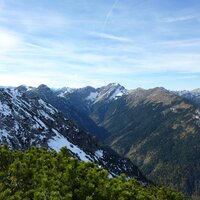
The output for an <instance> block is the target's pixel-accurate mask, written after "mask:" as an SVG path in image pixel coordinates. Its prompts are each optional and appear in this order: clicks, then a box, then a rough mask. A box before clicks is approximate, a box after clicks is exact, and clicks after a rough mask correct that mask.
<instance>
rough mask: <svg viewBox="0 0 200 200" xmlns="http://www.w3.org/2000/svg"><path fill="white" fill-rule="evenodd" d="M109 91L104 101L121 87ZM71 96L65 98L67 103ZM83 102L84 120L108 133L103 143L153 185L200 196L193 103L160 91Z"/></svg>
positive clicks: (199, 141) (199, 123) (199, 135)
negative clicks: (85, 111) (130, 163)
mask: <svg viewBox="0 0 200 200" xmlns="http://www.w3.org/2000/svg"><path fill="white" fill-rule="evenodd" d="M107 87H110V88H112V90H111V89H110V92H108V93H105V97H109V95H112V94H113V93H115V92H114V91H117V90H118V87H120V85H117V84H115V85H114V84H110V85H108V86H107ZM113 90H114V91H113ZM107 91H108V90H107ZM72 95H73V93H72V94H70V95H67V97H66V98H68V101H70V97H71V96H72ZM89 95H90V94H89ZM81 96H82V98H81ZM97 97H98V95H97ZM86 100H87V97H86V96H85V95H80V96H79V101H81V102H82V104H83V103H84V102H85V104H84V105H85V106H86V105H87V106H88V107H89V109H88V111H87V113H88V116H89V117H90V118H91V119H92V120H93V121H94V122H95V123H96V124H97V125H98V126H99V127H101V128H103V129H105V130H106V131H107V132H108V135H107V137H106V138H105V140H104V142H105V143H106V144H108V145H110V147H112V148H113V149H114V150H116V151H117V152H118V153H119V154H121V155H123V156H126V157H128V158H130V159H131V160H132V161H133V162H134V163H135V164H136V165H138V166H139V167H140V168H141V170H142V172H143V173H144V174H145V175H147V177H148V178H150V179H151V180H153V181H155V182H156V183H159V184H162V185H168V186H171V187H174V188H176V189H178V190H180V191H183V192H185V193H186V194H189V195H192V194H195V195H199V194H200V188H199V185H200V174H199V171H200V166H199V163H200V158H199V154H200V129H199V127H200V120H199V119H200V110H199V107H198V106H197V104H196V103H195V102H194V101H192V100H191V99H188V98H186V97H185V96H184V97H183V96H180V95H178V94H176V93H174V92H170V91H168V90H166V89H164V88H154V89H150V90H144V89H141V88H138V89H135V90H130V91H128V92H126V93H124V94H122V95H121V96H118V97H116V98H113V99H111V100H108V98H105V99H100V100H98V98H96V99H94V100H93V101H92V102H90V103H88V102H87V101H86ZM193 102H194V103H193ZM76 109H78V110H81V107H78V106H76Z"/></svg>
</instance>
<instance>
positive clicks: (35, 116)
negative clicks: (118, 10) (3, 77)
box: [0, 86, 145, 180]
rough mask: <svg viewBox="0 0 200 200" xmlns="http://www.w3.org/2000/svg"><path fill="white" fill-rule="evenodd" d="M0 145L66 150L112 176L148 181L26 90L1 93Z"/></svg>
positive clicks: (17, 147)
mask: <svg viewBox="0 0 200 200" xmlns="http://www.w3.org/2000/svg"><path fill="white" fill-rule="evenodd" d="M0 117H1V121H0V144H8V146H9V147H10V148H11V149H19V150H25V149H28V148H30V147H31V146H38V147H46V148H48V149H52V150H56V151H59V150H60V149H61V148H62V147H64V146H66V147H67V149H68V150H69V152H70V153H71V154H72V155H73V156H74V157H77V158H78V159H80V160H82V161H85V162H88V161H91V162H95V163H98V165H100V166H102V167H104V168H106V169H107V170H108V171H109V173H110V175H111V176H118V175H119V174H121V173H125V174H126V175H127V176H129V177H131V176H133V177H136V178H138V179H139V180H145V178H144V177H143V175H142V174H141V172H140V171H139V170H138V168H137V167H136V166H134V165H133V164H132V163H131V162H130V160H128V159H124V158H122V157H120V156H119V155H118V154H116V153H115V152H113V151H112V150H111V149H109V148H108V147H102V146H100V145H99V144H98V142H97V140H96V139H95V138H94V137H92V136H91V135H89V134H87V133H85V132H84V131H82V130H81V129H80V128H79V127H77V126H76V125H75V124H74V123H73V122H72V121H70V120H68V119H66V118H65V117H64V116H63V114H62V113H61V112H59V111H58V110H57V109H56V108H54V107H53V106H51V105H50V104H48V103H46V102H45V101H43V100H42V99H40V98H39V97H37V96H34V95H32V94H31V89H30V88H29V87H26V86H20V87H17V88H1V89H0Z"/></svg>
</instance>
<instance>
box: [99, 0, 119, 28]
mask: <svg viewBox="0 0 200 200" xmlns="http://www.w3.org/2000/svg"><path fill="white" fill-rule="evenodd" d="M118 2H119V0H115V2H114V3H113V4H112V6H111V8H110V10H109V11H108V13H107V15H106V18H105V21H104V23H103V28H102V32H104V30H105V27H106V25H107V22H108V20H109V18H110V17H111V15H112V12H113V9H114V8H115V7H116V5H117V4H118Z"/></svg>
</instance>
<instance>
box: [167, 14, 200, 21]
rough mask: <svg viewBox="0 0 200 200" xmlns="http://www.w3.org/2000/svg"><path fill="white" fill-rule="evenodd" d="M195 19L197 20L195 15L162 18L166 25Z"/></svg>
mask: <svg viewBox="0 0 200 200" xmlns="http://www.w3.org/2000/svg"><path fill="white" fill-rule="evenodd" d="M196 18H198V16H196V15H186V16H178V17H177V16H176V17H168V18H164V19H163V21H164V22H166V23H175V22H181V21H188V20H192V19H196Z"/></svg>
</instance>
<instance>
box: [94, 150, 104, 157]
mask: <svg viewBox="0 0 200 200" xmlns="http://www.w3.org/2000/svg"><path fill="white" fill-rule="evenodd" d="M95 156H96V157H97V158H103V150H97V151H95Z"/></svg>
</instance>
